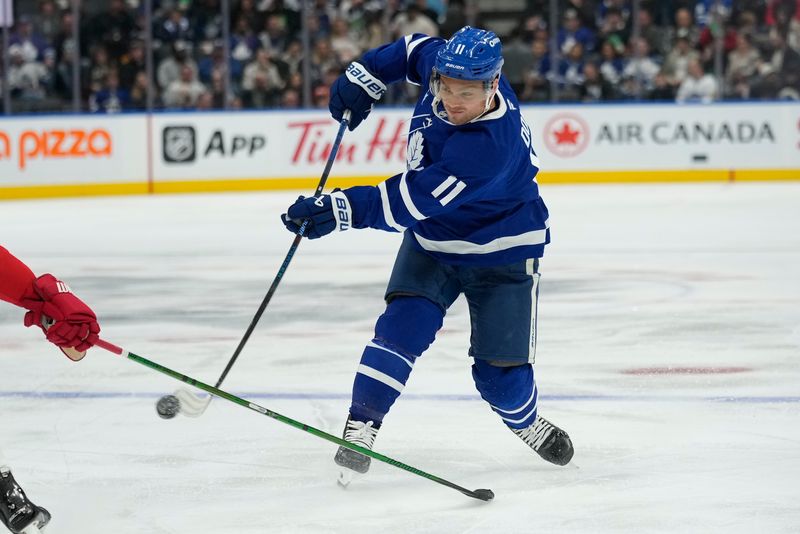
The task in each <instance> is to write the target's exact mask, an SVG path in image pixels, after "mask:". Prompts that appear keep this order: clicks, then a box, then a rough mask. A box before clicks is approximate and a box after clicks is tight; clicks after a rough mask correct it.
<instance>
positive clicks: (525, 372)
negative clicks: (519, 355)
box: [472, 359, 538, 430]
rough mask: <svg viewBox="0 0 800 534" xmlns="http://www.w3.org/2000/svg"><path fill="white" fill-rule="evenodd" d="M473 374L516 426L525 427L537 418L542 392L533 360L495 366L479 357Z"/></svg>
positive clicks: (495, 407)
mask: <svg viewBox="0 0 800 534" xmlns="http://www.w3.org/2000/svg"><path fill="white" fill-rule="evenodd" d="M472 378H473V379H474V380H475V387H476V388H477V389H478V392H479V393H480V394H481V397H482V398H483V400H485V401H486V402H488V403H489V405H490V406H491V407H492V410H494V411H495V412H496V413H497V415H499V416H500V418H501V419H502V420H503V422H504V423H505V424H506V425H508V427H509V428H511V429H512V430H513V429H520V428H525V427H527V426H529V425H531V424H532V423H533V422H534V420H536V401H537V396H538V393H537V391H536V381H535V380H534V376H533V366H532V365H531V364H524V365H517V366H515V367H495V366H494V365H491V364H490V363H489V362H488V361H486V360H478V359H476V360H475V363H474V364H473V366H472Z"/></svg>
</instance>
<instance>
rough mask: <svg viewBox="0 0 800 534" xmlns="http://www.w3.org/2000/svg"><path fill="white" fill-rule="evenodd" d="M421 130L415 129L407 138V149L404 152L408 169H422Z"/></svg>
mask: <svg viewBox="0 0 800 534" xmlns="http://www.w3.org/2000/svg"><path fill="white" fill-rule="evenodd" d="M423 141H424V140H423V138H422V132H421V131H419V130H417V131H416V132H414V133H412V134H411V137H409V138H408V150H407V152H406V168H407V169H408V170H410V171H419V170H422V169H424V167H420V163H422V145H423Z"/></svg>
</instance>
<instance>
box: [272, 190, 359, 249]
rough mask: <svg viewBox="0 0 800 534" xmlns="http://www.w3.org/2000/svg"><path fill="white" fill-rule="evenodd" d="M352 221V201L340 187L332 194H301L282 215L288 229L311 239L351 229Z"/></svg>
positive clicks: (282, 220)
mask: <svg viewBox="0 0 800 534" xmlns="http://www.w3.org/2000/svg"><path fill="white" fill-rule="evenodd" d="M306 221H307V222H306ZM352 221H353V213H352V210H351V208H350V201H349V200H348V199H347V196H346V195H345V194H344V192H343V191H341V190H338V189H337V190H335V191H334V192H333V193H331V194H330V195H320V196H318V197H309V198H306V197H304V196H302V195H301V196H299V197H298V198H297V200H296V201H295V203H294V204H292V205H291V206H289V209H288V210H287V211H286V213H284V214H283V215H281V222H283V225H284V226H285V227H286V229H287V230H289V231H290V232H292V233H294V234H301V235H302V236H303V237H307V238H309V239H318V238H320V237H322V236H324V235H328V234H330V233H331V232H344V231H345V230H349V229H350V227H351V226H352ZM304 224H305V227H304V226H303V225H304ZM303 228H305V229H303ZM301 230H303V231H302V233H301Z"/></svg>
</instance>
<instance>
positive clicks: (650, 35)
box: [639, 8, 671, 59]
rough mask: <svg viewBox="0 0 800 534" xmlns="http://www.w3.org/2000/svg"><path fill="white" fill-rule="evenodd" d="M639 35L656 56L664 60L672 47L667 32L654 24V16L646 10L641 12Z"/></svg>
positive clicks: (642, 9) (643, 9)
mask: <svg viewBox="0 0 800 534" xmlns="http://www.w3.org/2000/svg"><path fill="white" fill-rule="evenodd" d="M639 34H640V35H641V36H642V37H643V38H644V39H645V40H646V41H647V44H648V46H649V47H650V50H652V51H653V53H654V54H655V55H656V56H658V57H659V58H662V59H663V58H664V56H666V55H667V53H668V52H669V50H670V45H671V43H670V42H669V41H667V32H666V31H665V30H664V28H662V27H661V26H658V25H657V24H655V23H654V22H653V14H652V13H650V10H648V9H646V8H641V9H640V10H639Z"/></svg>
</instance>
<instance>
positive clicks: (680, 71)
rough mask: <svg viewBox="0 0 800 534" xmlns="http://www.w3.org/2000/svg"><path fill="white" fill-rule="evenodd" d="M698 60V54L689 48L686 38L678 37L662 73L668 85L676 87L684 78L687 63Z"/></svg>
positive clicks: (687, 67)
mask: <svg viewBox="0 0 800 534" xmlns="http://www.w3.org/2000/svg"><path fill="white" fill-rule="evenodd" d="M698 59H700V53H699V52H698V51H697V50H695V49H693V48H692V47H691V44H690V43H689V38H688V37H686V36H681V37H678V40H677V41H676V42H675V46H674V48H673V49H672V50H671V51H670V53H669V54H668V55H667V59H666V61H665V62H664V69H663V70H662V73H663V74H664V76H666V78H667V82H668V83H669V84H670V85H672V86H673V87H678V86H679V85H680V84H681V82H682V81H683V80H684V79H685V78H686V75H687V73H688V69H689V62H690V61H695V60H698Z"/></svg>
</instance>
